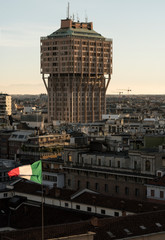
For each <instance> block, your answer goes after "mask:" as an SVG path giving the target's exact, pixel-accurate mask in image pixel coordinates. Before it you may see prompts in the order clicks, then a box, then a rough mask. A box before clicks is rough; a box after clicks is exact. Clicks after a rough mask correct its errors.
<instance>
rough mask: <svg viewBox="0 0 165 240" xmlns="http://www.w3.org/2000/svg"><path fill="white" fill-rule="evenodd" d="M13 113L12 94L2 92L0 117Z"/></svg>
mask: <svg viewBox="0 0 165 240" xmlns="http://www.w3.org/2000/svg"><path fill="white" fill-rule="evenodd" d="M11 113H12V106H11V96H9V95H8V94H0V118H4V117H6V116H10V115H11Z"/></svg>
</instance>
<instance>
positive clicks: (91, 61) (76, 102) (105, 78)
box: [41, 18, 112, 123]
mask: <svg viewBox="0 0 165 240" xmlns="http://www.w3.org/2000/svg"><path fill="white" fill-rule="evenodd" d="M41 73H42V77H43V81H44V84H45V87H46V89H47V92H48V115H49V118H48V120H49V122H51V121H53V120H63V121H66V122H83V123H87V122H94V121H97V120H101V116H102V114H104V113H105V110H106V108H105V94H106V90H107V88H108V85H109V82H110V79H111V73H112V40H111V39H106V38H105V37H103V36H102V35H101V34H99V33H97V32H96V31H94V30H93V23H92V22H81V23H80V22H79V21H78V22H74V21H73V20H71V19H69V18H67V19H64V20H61V28H60V29H58V30H57V31H55V32H53V33H52V34H50V35H49V36H47V37H41Z"/></svg>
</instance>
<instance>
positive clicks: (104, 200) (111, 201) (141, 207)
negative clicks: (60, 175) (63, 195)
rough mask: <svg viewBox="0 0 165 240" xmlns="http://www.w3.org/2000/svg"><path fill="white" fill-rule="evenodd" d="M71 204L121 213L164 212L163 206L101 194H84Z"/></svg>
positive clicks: (164, 207)
mask: <svg viewBox="0 0 165 240" xmlns="http://www.w3.org/2000/svg"><path fill="white" fill-rule="evenodd" d="M72 201H73V202H77V203H83V204H87V205H88V204H89V205H95V206H100V207H103V208H110V209H117V210H121V211H127V212H133V213H140V212H149V211H153V210H154V209H155V208H156V209H157V210H164V209H165V205H163V204H155V203H151V202H147V201H146V202H145V201H143V202H142V201H135V200H128V199H121V198H115V197H111V196H107V195H106V196H105V195H102V194H93V193H88V192H85V193H83V194H81V195H79V196H78V197H76V198H74V199H73V200H72Z"/></svg>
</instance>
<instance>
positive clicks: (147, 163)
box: [145, 160, 151, 171]
mask: <svg viewBox="0 0 165 240" xmlns="http://www.w3.org/2000/svg"><path fill="white" fill-rule="evenodd" d="M150 170H151V166H150V161H148V160H147V161H146V162H145V171H150Z"/></svg>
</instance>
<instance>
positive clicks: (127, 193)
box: [125, 187, 129, 195]
mask: <svg viewBox="0 0 165 240" xmlns="http://www.w3.org/2000/svg"><path fill="white" fill-rule="evenodd" d="M125 195H129V188H128V187H125Z"/></svg>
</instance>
